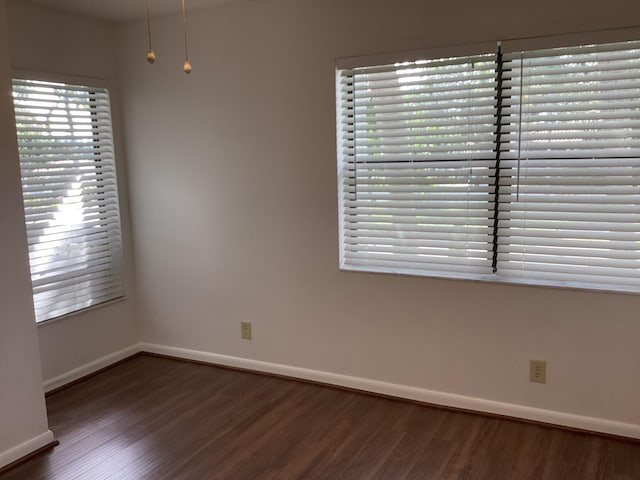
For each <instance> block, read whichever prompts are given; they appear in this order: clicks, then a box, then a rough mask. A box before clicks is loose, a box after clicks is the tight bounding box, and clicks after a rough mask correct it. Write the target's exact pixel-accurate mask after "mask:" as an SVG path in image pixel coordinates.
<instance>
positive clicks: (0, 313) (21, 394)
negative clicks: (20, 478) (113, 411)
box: [0, 0, 53, 467]
mask: <svg viewBox="0 0 640 480" xmlns="http://www.w3.org/2000/svg"><path fill="white" fill-rule="evenodd" d="M6 38H7V31H6V14H5V2H4V0H0V88H1V89H2V92H3V95H2V96H0V232H2V235H1V237H0V245H1V247H2V248H0V306H1V308H0V467H2V466H4V465H6V464H8V463H11V462H13V461H14V460H17V459H18V458H20V457H21V456H23V455H26V454H27V453H29V452H30V451H32V450H35V449H37V448H40V447H42V446H43V445H46V444H47V443H49V442H51V441H52V440H53V436H52V434H51V432H49V430H48V426H47V417H46V411H45V404H44V394H43V391H42V377H41V372H40V363H39V355H38V340H37V337H36V327H35V320H34V314H33V304H32V301H31V293H30V292H31V283H30V280H29V263H28V257H27V255H28V253H27V239H26V232H25V227H24V217H23V213H22V212H23V210H22V194H21V190H20V169H19V163H18V146H17V143H16V130H15V121H14V118H13V113H12V112H13V108H12V105H11V96H10V94H9V92H10V76H9V51H8V49H7V41H6Z"/></svg>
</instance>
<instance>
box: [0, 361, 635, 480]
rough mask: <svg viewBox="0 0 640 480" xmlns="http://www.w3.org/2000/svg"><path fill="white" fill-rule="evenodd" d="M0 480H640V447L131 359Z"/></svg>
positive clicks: (63, 403)
mask: <svg viewBox="0 0 640 480" xmlns="http://www.w3.org/2000/svg"><path fill="white" fill-rule="evenodd" d="M47 406H48V410H49V422H50V427H51V429H52V430H53V432H54V433H55V435H56V438H57V439H58V440H60V445H59V446H58V447H56V448H55V449H53V450H51V451H49V452H47V453H43V454H40V455H38V456H36V457H35V458H33V459H31V460H29V461H27V462H26V463H23V464H21V465H18V466H17V467H16V468H14V469H12V470H10V471H8V472H6V473H5V474H3V475H0V480H18V479H20V480H38V479H60V480H75V479H86V480H107V479H110V480H114V479H118V480H120V479H135V480H142V479H153V480H162V479H171V480H178V479H184V480H187V479H188V480H191V479H193V480H206V479H234V480H235V479H238V480H258V479H323V480H325V479H326V480H337V479H384V480H387V479H388V480H397V479H420V480H423V479H436V480H447V479H460V480H462V479H465V480H471V479H482V480H501V479H514V480H528V479H530V480H544V479H560V480H574V479H576V480H577V479H588V480H596V479H610V480H640V443H638V442H633V441H624V440H616V439H611V438H605V437H601V436H596V435H589V434H582V433H574V432H569V431H565V430H560V429H555V428H550V427H545V426H540V425H532V424H527V423H522V422H517V421H511V420H505V419H500V418H492V417H487V416H483V415H479V414H478V415H477V414H471V413H462V412H454V411H449V410H445V409H439V408H432V407H426V406H420V405H416V404H411V403H408V402H402V401H395V400H389V399H384V398H378V397H373V396H368V395H364V394H359V393H352V392H347V391H340V390H336V389H332V388H328V387H322V386H318V385H311V384H306V383H300V382H295V381H289V380H284V379H280V378H274V377H269V376H263V375H259V374H253V373H245V372H238V371H233V370H227V369H222V368H217V367H212V366H206V365H195V364H192V363H186V362H181V361H176V360H170V359H164V358H156V357H152V356H147V355H140V356H137V357H134V358H132V359H131V360H128V361H126V362H124V363H122V364H120V365H118V366H116V367H114V368H111V369H109V370H107V371H105V372H103V373H100V374H99V375H96V376H94V377H91V378H89V379H87V380H85V381H83V382H80V383H78V384H76V385H74V386H72V387H70V388H67V389H65V390H62V391H60V392H58V393H55V394H53V395H51V396H49V397H48V399H47Z"/></svg>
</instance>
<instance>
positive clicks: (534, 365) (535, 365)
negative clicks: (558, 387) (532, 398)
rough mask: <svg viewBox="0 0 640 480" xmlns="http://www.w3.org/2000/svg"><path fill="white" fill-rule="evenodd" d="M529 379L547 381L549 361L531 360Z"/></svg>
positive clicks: (539, 381) (537, 381)
mask: <svg viewBox="0 0 640 480" xmlns="http://www.w3.org/2000/svg"><path fill="white" fill-rule="evenodd" d="M529 381H530V382H534V383H547V362H545V361H544V360H531V361H530V362H529Z"/></svg>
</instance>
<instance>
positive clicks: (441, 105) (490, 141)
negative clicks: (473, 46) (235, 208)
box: [336, 42, 640, 291]
mask: <svg viewBox="0 0 640 480" xmlns="http://www.w3.org/2000/svg"><path fill="white" fill-rule="evenodd" d="M336 91H337V104H338V105H337V138H338V178H339V218H340V247H341V248H340V265H341V268H343V269H350V270H366V271H379V272H395V273H409V274H418V275H429V276H444V277H458V278H473V279H485V280H498V281H505V282H515V283H533V284H541V285H560V286H569V287H578V288H590V289H606V290H616V291H640V42H624V43H615V44H604V45H588V46H579V47H571V48H558V49H549V50H537V51H524V52H521V51H517V52H503V51H502V50H501V49H500V48H498V50H497V51H496V52H493V53H487V54H483V55H475V56H465V57H452V58H440V59H431V60H418V61H411V62H402V63H393V64H383V65H366V66H362V67H349V68H339V69H338V71H337V86H336Z"/></svg>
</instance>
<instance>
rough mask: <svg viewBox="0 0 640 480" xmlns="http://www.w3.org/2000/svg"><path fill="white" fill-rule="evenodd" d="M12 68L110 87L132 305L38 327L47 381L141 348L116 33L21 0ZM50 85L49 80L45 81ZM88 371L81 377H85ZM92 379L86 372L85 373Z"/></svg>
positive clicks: (12, 32) (13, 19)
mask: <svg viewBox="0 0 640 480" xmlns="http://www.w3.org/2000/svg"><path fill="white" fill-rule="evenodd" d="M8 16H9V45H10V49H11V55H12V66H13V67H14V68H16V69H23V70H30V71H36V72H42V73H43V74H44V75H45V76H46V75H50V74H58V75H62V76H63V77H66V76H70V80H71V79H72V76H81V77H95V78H100V79H105V80H107V81H109V82H110V83H111V88H110V91H111V96H112V104H113V116H114V119H113V121H114V134H115V139H116V161H117V169H118V180H119V195H120V204H121V214H122V227H123V236H124V248H125V269H126V271H125V289H126V294H127V295H128V298H129V299H128V300H125V301H124V302H119V303H115V304H113V305H109V306H104V307H99V308H97V309H94V310H90V311H87V312H85V313H82V314H76V315H72V316H70V317H67V318H64V319H62V320H58V321H53V322H49V323H45V324H40V325H38V328H37V330H38V338H39V342H40V353H41V357H42V371H43V377H44V379H45V380H46V381H49V383H50V381H51V380H52V379H56V378H58V377H60V376H62V377H63V380H62V381H63V382H64V380H65V379H66V380H69V378H68V377H67V374H68V373H69V372H70V371H73V370H75V369H78V368H80V369H82V368H83V367H84V366H86V365H87V364H90V363H91V362H94V361H96V360H98V359H101V358H102V357H105V356H110V355H112V354H113V353H114V352H117V351H121V350H122V349H126V348H127V347H130V346H132V345H134V344H135V343H137V340H138V331H137V327H136V323H135V317H134V302H133V301H132V300H131V298H132V297H133V296H134V295H135V292H134V281H133V275H132V263H133V262H132V260H131V255H130V253H131V248H130V245H131V242H130V228H129V215H128V202H127V188H126V164H125V162H124V153H123V148H121V141H122V136H123V134H122V130H121V129H120V122H119V109H118V105H119V103H120V102H119V99H118V89H117V85H115V78H114V77H115V75H114V70H115V63H114V60H115V55H114V45H115V36H114V35H115V27H114V26H113V24H111V23H109V22H101V21H99V20H94V19H88V18H84V17H80V16H75V15H70V14H66V13H62V12H58V11H56V10H51V9H48V8H43V7H39V6H35V5H33V4H30V3H28V2H24V1H23V0H15V1H10V2H8ZM43 79H46V78H43ZM83 372H84V371H82V372H80V373H83ZM84 373H88V372H84ZM55 385H56V382H55V381H54V386H55Z"/></svg>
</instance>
